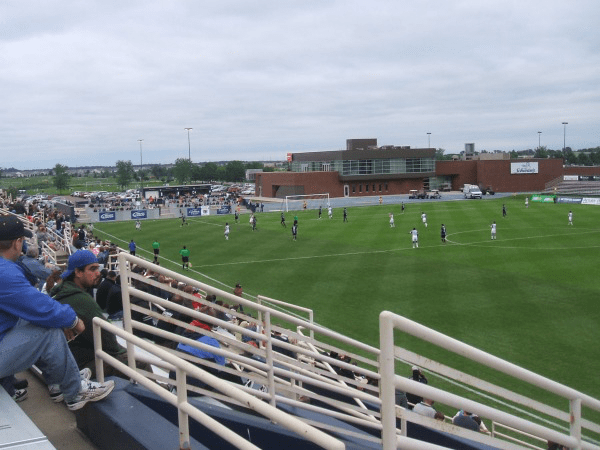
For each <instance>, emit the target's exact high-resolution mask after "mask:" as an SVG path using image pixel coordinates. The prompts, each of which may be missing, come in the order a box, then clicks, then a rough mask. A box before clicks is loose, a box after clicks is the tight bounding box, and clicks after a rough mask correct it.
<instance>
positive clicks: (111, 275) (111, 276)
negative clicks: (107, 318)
mask: <svg viewBox="0 0 600 450" xmlns="http://www.w3.org/2000/svg"><path fill="white" fill-rule="evenodd" d="M103 270H106V269H103ZM116 279H117V273H116V272H115V271H114V270H109V271H107V273H106V278H104V280H103V281H102V283H100V286H98V290H97V291H96V303H98V306H100V309H101V310H103V311H105V310H106V306H107V304H108V293H109V292H110V288H111V287H113V286H114V285H115V282H116Z"/></svg>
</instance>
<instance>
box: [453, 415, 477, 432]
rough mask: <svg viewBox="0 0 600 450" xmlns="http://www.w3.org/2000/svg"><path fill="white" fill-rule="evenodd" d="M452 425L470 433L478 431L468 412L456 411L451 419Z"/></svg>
mask: <svg viewBox="0 0 600 450" xmlns="http://www.w3.org/2000/svg"><path fill="white" fill-rule="evenodd" d="M452 423H453V424H454V425H457V426H459V427H462V428H466V429H468V430H472V431H479V424H478V423H477V422H476V421H475V419H473V417H472V415H471V413H470V412H467V411H462V410H461V411H458V412H457V413H456V415H455V416H454V417H453V418H452Z"/></svg>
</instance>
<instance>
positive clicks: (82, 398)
mask: <svg viewBox="0 0 600 450" xmlns="http://www.w3.org/2000/svg"><path fill="white" fill-rule="evenodd" d="M114 388H115V382H114V381H113V380H109V381H107V382H105V383H97V382H95V381H84V380H81V390H80V391H79V394H77V397H75V398H74V399H73V400H71V401H70V402H67V407H68V408H69V409H70V410H71V411H77V410H78V409H81V408H83V407H84V406H85V405H86V404H87V402H97V401H98V400H102V399H103V398H104V397H106V396H107V395H108V394H110V393H111V392H112V390H113V389H114Z"/></svg>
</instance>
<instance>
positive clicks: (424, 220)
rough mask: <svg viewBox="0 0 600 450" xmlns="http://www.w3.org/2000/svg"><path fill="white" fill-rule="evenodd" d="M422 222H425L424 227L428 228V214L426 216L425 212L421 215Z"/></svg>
mask: <svg viewBox="0 0 600 450" xmlns="http://www.w3.org/2000/svg"><path fill="white" fill-rule="evenodd" d="M421 220H422V221H423V225H425V228H427V214H425V213H424V212H422V213H421Z"/></svg>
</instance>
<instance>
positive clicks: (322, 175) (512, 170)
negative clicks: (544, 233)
mask: <svg viewBox="0 0 600 450" xmlns="http://www.w3.org/2000/svg"><path fill="white" fill-rule="evenodd" d="M288 161H289V163H290V169H291V170H290V171H288V172H271V173H257V174H256V195H258V196H261V197H275V198H285V196H286V195H307V194H321V193H329V195H330V196H331V197H360V196H372V195H392V194H407V193H408V191H409V190H411V189H417V190H420V189H424V190H429V189H446V190H460V189H461V188H462V187H463V186H464V185H465V184H476V185H479V186H480V187H482V188H488V187H490V188H491V189H493V190H494V191H496V192H536V191H543V190H544V189H545V187H546V183H549V182H551V181H553V180H556V179H557V178H559V177H562V176H563V175H566V174H570V173H573V174H574V173H577V174H584V173H585V174H590V175H593V174H600V173H599V169H598V168H565V167H563V160H562V159H525V160H523V159H517V160H515V159H472V160H466V161H436V160H435V149H432V148H423V149H411V148H409V147H395V146H384V147H378V146H377V139H348V140H347V142H346V150H337V151H325V152H310V153H293V154H291V155H289V156H288ZM582 169H589V170H582Z"/></svg>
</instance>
